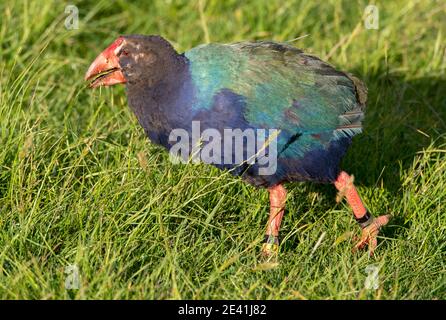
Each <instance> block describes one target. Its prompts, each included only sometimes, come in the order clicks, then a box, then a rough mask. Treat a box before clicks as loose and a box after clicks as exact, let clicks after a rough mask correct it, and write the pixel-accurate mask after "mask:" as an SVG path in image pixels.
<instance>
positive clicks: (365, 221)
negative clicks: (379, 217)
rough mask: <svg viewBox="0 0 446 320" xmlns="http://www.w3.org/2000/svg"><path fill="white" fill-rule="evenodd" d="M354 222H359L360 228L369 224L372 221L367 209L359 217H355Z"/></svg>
mask: <svg viewBox="0 0 446 320" xmlns="http://www.w3.org/2000/svg"><path fill="white" fill-rule="evenodd" d="M355 219H356V222H357V223H359V225H360V226H361V228H362V229H364V228H365V227H367V226H369V225H370V224H371V223H372V222H373V216H372V215H371V214H370V212H369V211H368V210H367V211H366V212H365V214H364V215H363V216H362V217H361V218H356V217H355Z"/></svg>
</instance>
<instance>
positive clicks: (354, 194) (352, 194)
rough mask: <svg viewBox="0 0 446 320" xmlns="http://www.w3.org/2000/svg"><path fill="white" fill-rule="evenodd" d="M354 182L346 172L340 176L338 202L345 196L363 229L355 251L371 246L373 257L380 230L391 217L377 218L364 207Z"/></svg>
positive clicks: (337, 183) (337, 182)
mask: <svg viewBox="0 0 446 320" xmlns="http://www.w3.org/2000/svg"><path fill="white" fill-rule="evenodd" d="M353 180H354V177H353V176H350V175H349V174H348V173H346V172H345V171H342V172H341V173H340V174H339V176H338V178H337V179H336V181H335V182H334V185H335V187H336V189H338V191H339V194H338V199H337V200H338V201H340V200H342V198H343V197H344V196H345V198H346V199H347V202H348V204H349V205H350V206H351V207H352V210H353V214H354V216H355V219H356V221H357V222H358V223H359V225H360V226H361V228H362V235H361V239H360V240H359V242H358V243H357V244H356V245H355V246H354V248H353V249H354V250H356V249H362V248H363V247H365V246H366V245H369V250H370V255H373V252H374V250H375V248H376V246H377V244H378V240H377V236H378V232H379V229H381V227H382V226H384V225H386V224H387V223H388V222H389V220H390V215H385V216H379V217H376V218H375V217H373V216H372V215H371V214H370V213H369V212H368V210H367V208H366V207H365V206H364V203H363V202H362V200H361V197H360V196H359V194H358V191H357V190H356V188H355V185H354V184H353Z"/></svg>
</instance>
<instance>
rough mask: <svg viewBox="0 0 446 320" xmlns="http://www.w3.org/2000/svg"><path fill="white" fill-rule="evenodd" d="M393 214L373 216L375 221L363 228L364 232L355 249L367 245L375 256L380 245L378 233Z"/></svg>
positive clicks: (370, 252) (371, 254)
mask: <svg viewBox="0 0 446 320" xmlns="http://www.w3.org/2000/svg"><path fill="white" fill-rule="evenodd" d="M390 218H391V215H389V214H388V215H385V216H379V217H377V218H373V222H372V223H371V224H370V225H368V226H367V227H365V228H364V229H362V234H361V238H360V240H359V242H358V243H357V244H356V245H355V246H354V247H353V251H356V250H358V249H363V248H364V247H365V246H366V245H368V246H369V254H370V256H373V254H374V252H375V249H376V247H377V245H378V238H377V237H378V233H379V230H380V229H381V227H383V226H385V225H386V224H387V223H388V222H389V221H390Z"/></svg>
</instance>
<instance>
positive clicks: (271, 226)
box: [262, 184, 287, 256]
mask: <svg viewBox="0 0 446 320" xmlns="http://www.w3.org/2000/svg"><path fill="white" fill-rule="evenodd" d="M268 191H269V202H270V212H269V219H268V224H267V226H266V232H265V233H266V235H265V243H264V244H263V247H262V254H263V255H264V256H271V255H274V254H276V253H277V252H278V250H279V229H280V224H281V223H282V218H283V213H284V211H285V202H286V195H287V191H286V189H285V188H284V187H283V186H282V185H281V184H278V185H275V186H274V187H271V188H268Z"/></svg>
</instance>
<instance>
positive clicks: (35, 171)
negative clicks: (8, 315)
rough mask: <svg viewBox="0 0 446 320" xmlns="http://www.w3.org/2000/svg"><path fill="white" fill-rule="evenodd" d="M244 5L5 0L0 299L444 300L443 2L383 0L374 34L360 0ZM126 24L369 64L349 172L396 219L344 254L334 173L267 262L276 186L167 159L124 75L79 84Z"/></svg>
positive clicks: (296, 213)
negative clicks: (271, 189)
mask: <svg viewBox="0 0 446 320" xmlns="http://www.w3.org/2000/svg"><path fill="white" fill-rule="evenodd" d="M240 3H241V2H239V1H235V0H230V1H205V0H203V1H196V2H194V1H173V0H172V1H167V0H166V1H140V2H139V3H138V4H136V3H135V2H132V4H130V3H129V2H127V1H120V0H117V1H114V2H113V3H112V2H111V1H102V0H98V1H72V3H70V4H75V5H76V6H77V7H78V8H79V18H80V21H79V29H77V30H67V29H66V28H65V27H64V21H65V18H66V17H67V14H65V13H64V9H65V5H67V3H63V2H59V1H13V0H4V1H1V2H0V14H1V16H2V19H1V22H0V38H1V39H2V40H1V43H0V145H1V148H0V248H1V250H0V298H2V299H94V298H99V299H227V298H228V299H445V298H446V294H445V292H446V290H445V289H446V288H445V287H446V274H445V269H446V259H445V243H446V230H445V226H446V214H445V211H446V92H445V88H446V79H445V70H446V54H445V53H446V51H445V50H446V45H445V35H446V23H445V21H446V5H445V3H444V2H442V1H392V2H390V1H378V2H377V6H378V8H379V10H380V20H379V23H380V26H379V29H378V30H367V29H365V28H364V25H363V23H362V20H361V16H362V14H363V10H364V8H365V6H366V5H367V4H368V3H367V2H366V1H354V2H353V1H320V2H319V3H318V2H316V1H302V2H300V1H286V2H285V1H261V0H259V1H243V4H240ZM127 33H143V34H161V35H163V36H165V37H166V38H168V39H169V40H170V41H172V43H173V44H174V46H175V47H176V48H177V49H178V50H180V51H182V50H187V49H189V48H191V47H193V46H196V45H198V44H200V43H203V42H206V41H211V42H235V41H240V40H244V39H250V40H252V39H274V40H277V41H287V40H291V39H295V38H298V37H302V36H305V35H308V36H306V37H303V38H301V39H299V40H296V41H294V42H292V43H293V44H294V45H296V46H297V47H300V48H305V50H306V51H308V52H311V53H314V54H317V55H318V56H320V57H321V58H324V59H328V60H329V61H330V62H331V63H332V64H334V65H336V66H337V67H338V68H340V69H342V70H347V71H350V72H352V73H354V74H356V75H357V76H359V77H360V78H362V79H363V80H364V81H365V82H366V83H367V85H368V87H369V102H368V110H367V118H366V122H365V132H364V134H362V135H360V136H358V137H356V138H355V139H354V143H353V146H352V148H351V149H350V150H349V152H348V154H347V156H346V157H345V160H344V162H343V168H345V169H346V170H347V171H349V172H351V173H353V174H355V176H356V182H357V184H358V186H359V190H360V192H361V194H362V196H363V198H364V200H365V202H366V203H367V205H368V206H369V208H370V210H371V211H372V212H373V213H375V214H384V213H386V212H391V213H393V214H394V215H395V218H394V219H393V220H392V221H391V223H390V225H389V226H387V227H386V228H385V229H384V232H383V233H382V234H381V237H380V245H379V247H378V250H377V253H376V257H375V258H373V259H372V258H369V257H368V255H367V253H366V252H360V253H355V254H353V253H352V252H351V247H352V241H351V240H352V233H351V231H353V233H357V232H359V230H358V227H357V226H356V225H355V223H354V220H353V218H352V214H351V212H350V209H349V208H348V207H347V206H346V205H345V204H336V203H335V192H334V190H333V187H332V186H325V185H315V184H291V185H289V186H288V187H289V191H290V195H289V200H288V207H287V212H286V216H285V219H284V225H283V232H282V238H283V245H282V246H281V249H280V264H279V265H278V266H277V267H275V268H272V269H270V270H265V268H262V265H259V264H258V253H259V249H260V244H261V241H262V238H263V230H264V226H265V223H266V220H267V212H268V201H267V200H268V195H267V192H266V191H265V190H256V189H255V188H253V187H251V186H248V185H246V184H244V183H243V182H241V181H240V180H238V179H235V178H232V177H230V176H228V174H225V173H222V172H219V171H218V170H216V169H214V168H210V167H208V166H203V165H190V166H184V165H173V164H171V163H170V162H169V161H168V157H167V155H166V153H165V152H164V151H163V150H161V149H160V148H158V147H156V146H155V145H152V144H150V143H149V142H148V141H147V139H146V138H145V136H144V134H143V131H142V130H141V129H140V127H139V126H138V124H137V122H136V120H135V118H134V116H133V115H132V114H131V112H130V110H129V108H128V107H127V102H126V97H125V94H124V88H122V87H121V88H119V87H113V88H106V89H101V90H94V91H93V90H88V89H87V88H86V85H85V83H84V82H83V74H84V73H85V71H86V69H87V67H88V65H89V64H90V62H91V61H92V60H93V59H94V57H95V56H96V55H97V54H98V53H99V52H100V51H102V49H103V48H105V47H106V46H107V45H108V44H109V43H110V42H111V41H112V40H114V39H115V38H117V36H118V35H120V34H127ZM317 244H318V245H317ZM371 264H373V265H377V266H378V267H379V268H380V270H379V288H378V289H377V290H368V289H366V288H365V286H364V282H365V280H366V277H367V273H366V268H367V266H369V265H371ZM69 265H76V266H77V267H78V269H79V275H80V287H79V289H78V290H67V289H65V281H66V277H67V274H66V273H64V271H65V270H66V269H65V268H66V267H67V266H69ZM263 267H264V265H263Z"/></svg>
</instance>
